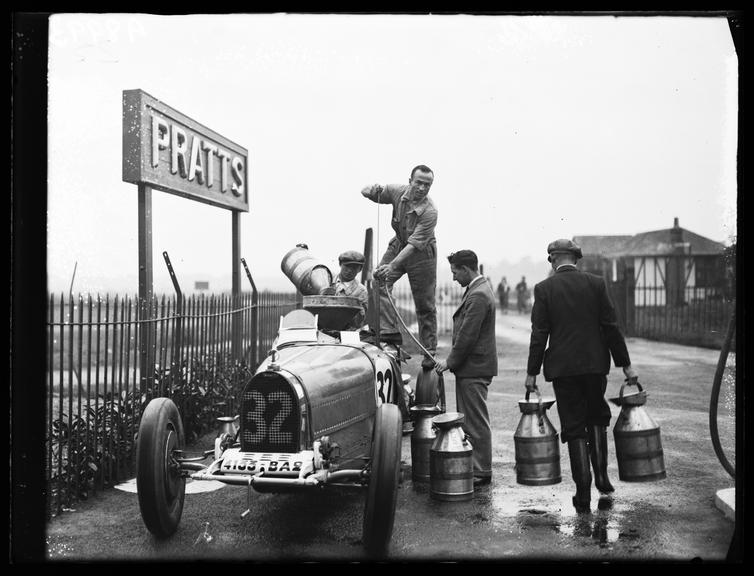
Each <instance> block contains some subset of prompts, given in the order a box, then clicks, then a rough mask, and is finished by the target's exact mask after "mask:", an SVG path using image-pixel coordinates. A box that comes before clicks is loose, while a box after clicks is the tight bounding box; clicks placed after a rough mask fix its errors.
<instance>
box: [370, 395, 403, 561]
mask: <svg viewBox="0 0 754 576" xmlns="http://www.w3.org/2000/svg"><path fill="white" fill-rule="evenodd" d="M373 436H374V437H373V441H372V458H371V474H370V477H369V486H368V489H367V497H366V504H365V507H364V528H363V541H364V546H365V547H366V550H367V553H368V554H369V555H370V556H372V557H382V556H384V555H386V554H387V551H388V548H389V546H390V538H391V536H392V534H393V520H394V519H395V503H396V500H397V498H398V483H399V479H400V469H401V440H402V437H403V434H402V419H401V412H400V409H399V408H398V406H396V405H395V404H382V405H380V406H379V407H378V408H377V415H376V417H375V423H374V434H373Z"/></svg>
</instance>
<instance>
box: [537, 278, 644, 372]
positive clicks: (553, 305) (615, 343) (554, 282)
mask: <svg viewBox="0 0 754 576" xmlns="http://www.w3.org/2000/svg"><path fill="white" fill-rule="evenodd" d="M548 338H549V340H550V343H549V346H548V348H547V350H545V345H546V344H547V340H548ZM611 354H612V357H613V361H614V362H615V365H616V366H628V365H629V364H631V360H630V358H629V356H628V349H627V348H626V341H625V340H624V338H623V335H622V334H621V332H620V329H619V328H618V321H617V317H616V314H615V308H614V307H613V303H612V302H611V301H610V297H609V295H608V293H607V286H606V285H605V280H604V278H602V277H601V276H596V275H594V274H589V273H588V272H581V271H580V270H578V269H576V268H574V267H572V266H565V267H562V268H559V269H558V270H557V272H555V274H553V275H552V276H550V277H549V278H547V279H546V280H543V281H542V282H540V283H538V284H537V285H536V286H534V306H533V308H532V311H531V341H530V344H529V361H528V364H527V369H526V371H527V373H528V374H531V375H537V374H539V369H540V367H541V366H542V364H543V361H544V375H545V380H546V381H548V382H549V381H551V380H553V379H555V378H563V377H566V376H577V375H581V374H607V373H608V372H610V355H611Z"/></svg>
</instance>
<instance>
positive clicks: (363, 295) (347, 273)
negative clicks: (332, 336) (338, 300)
mask: <svg viewBox="0 0 754 576" xmlns="http://www.w3.org/2000/svg"><path fill="white" fill-rule="evenodd" d="M338 264H340V272H339V273H338V275H337V276H336V277H335V279H334V280H333V284H332V288H333V289H334V293H335V294H336V295H341V296H351V297H353V298H358V299H359V303H360V304H361V310H360V311H359V312H358V313H357V314H356V315H355V316H354V317H353V319H352V320H351V321H350V322H349V323H348V325H347V326H346V329H347V330H358V329H359V328H361V327H362V326H363V325H364V319H365V318H366V312H367V302H368V300H369V296H368V293H367V289H366V287H365V286H364V285H363V284H362V283H361V282H359V279H358V278H357V277H356V276H357V275H358V274H359V272H361V269H362V268H363V267H364V255H363V254H362V253H361V252H357V251H356V250H347V251H346V252H343V254H341V255H340V256H338Z"/></svg>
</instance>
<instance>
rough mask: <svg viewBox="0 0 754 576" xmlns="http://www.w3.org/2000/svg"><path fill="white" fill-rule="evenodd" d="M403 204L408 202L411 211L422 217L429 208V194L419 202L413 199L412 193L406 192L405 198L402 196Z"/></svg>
mask: <svg viewBox="0 0 754 576" xmlns="http://www.w3.org/2000/svg"><path fill="white" fill-rule="evenodd" d="M401 202H407V203H408V205H409V206H410V208H409V211H411V210H413V211H414V212H416V214H417V216H421V215H422V214H423V213H424V211H425V210H426V209H427V208H428V207H429V194H428V195H426V196H425V197H424V198H423V199H422V200H420V201H418V202H417V201H416V200H414V199H413V198H411V191H410V190H406V191H405V192H404V193H403V196H401Z"/></svg>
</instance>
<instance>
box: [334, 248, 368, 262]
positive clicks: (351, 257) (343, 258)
mask: <svg viewBox="0 0 754 576" xmlns="http://www.w3.org/2000/svg"><path fill="white" fill-rule="evenodd" d="M338 263H339V264H358V265H360V266H363V265H364V255H363V254H362V253H361V252H356V250H347V251H346V252H343V254H341V255H340V256H338Z"/></svg>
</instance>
